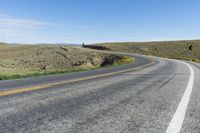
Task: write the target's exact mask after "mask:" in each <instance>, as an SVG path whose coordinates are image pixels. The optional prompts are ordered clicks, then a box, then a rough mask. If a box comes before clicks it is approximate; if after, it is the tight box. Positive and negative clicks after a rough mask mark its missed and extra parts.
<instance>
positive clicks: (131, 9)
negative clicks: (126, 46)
mask: <svg viewBox="0 0 200 133" xmlns="http://www.w3.org/2000/svg"><path fill="white" fill-rule="evenodd" d="M199 15H200V0H0V42H8V43H71V44H79V43H96V42H118V41H120V42H123V41H126V42H127V41H129V42H130V41H162V40H181V39H184V40H186V39H200V16H199Z"/></svg>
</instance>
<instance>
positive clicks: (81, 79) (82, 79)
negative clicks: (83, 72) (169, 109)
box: [0, 60, 155, 96]
mask: <svg viewBox="0 0 200 133" xmlns="http://www.w3.org/2000/svg"><path fill="white" fill-rule="evenodd" d="M154 63H155V61H153V60H151V61H150V63H149V64H146V65H143V66H139V67H135V68H130V69H126V70H120V71H117V72H111V73H106V74H99V75H95V76H90V77H84V78H78V79H72V80H67V81H60V82H57V83H47V84H43V85H36V86H31V87H27V88H19V89H14V90H4V91H0V96H6V95H11V94H17V93H23V92H29V91H34V90H40V89H45V88H49V87H53V86H56V85H61V84H68V83H74V82H79V81H84V80H89V79H95V78H101V77H107V76H111V75H114V74H120V73H125V72H130V71H136V70H140V69H142V68H144V67H148V66H150V65H153V64H154Z"/></svg>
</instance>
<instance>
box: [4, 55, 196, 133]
mask: <svg viewBox="0 0 200 133" xmlns="http://www.w3.org/2000/svg"><path fill="white" fill-rule="evenodd" d="M129 56H133V57H135V58H137V62H135V63H130V64H126V65H122V66H117V67H109V68H103V69H97V70H90V71H85V72H77V73H68V74H62V75H54V76H45V77H35V78H26V79H20V80H9V81H1V82H0V132H1V133H24V132H33V133H37V132H52V133H55V132H57V133H66V132H67V133H146V132H150V133H172V132H174V133H178V132H181V133H198V132H200V115H199V114H200V102H199V101H200V82H199V81H200V64H198V63H191V62H187V63H184V62H182V61H176V60H169V59H162V58H157V57H148V56H140V55H134V54H129Z"/></svg>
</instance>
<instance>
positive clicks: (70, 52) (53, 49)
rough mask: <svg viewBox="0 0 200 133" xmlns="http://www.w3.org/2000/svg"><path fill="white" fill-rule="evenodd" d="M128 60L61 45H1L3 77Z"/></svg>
mask: <svg viewBox="0 0 200 133" xmlns="http://www.w3.org/2000/svg"><path fill="white" fill-rule="evenodd" d="M126 62H129V61H128V60H125V59H124V57H122V56H118V55H111V54H105V53H100V52H97V51H93V50H90V49H85V48H80V47H72V46H58V45H4V44H2V45H0V79H9V78H18V77H27V76H35V75H45V74H55V73H64V72H71V71H80V70H87V69H94V68H98V67H102V66H107V65H114V64H121V63H126Z"/></svg>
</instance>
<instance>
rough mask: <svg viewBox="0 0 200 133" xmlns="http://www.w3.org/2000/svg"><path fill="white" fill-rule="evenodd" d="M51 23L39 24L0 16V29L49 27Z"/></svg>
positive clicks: (34, 21) (39, 22) (33, 21)
mask: <svg viewBox="0 0 200 133" xmlns="http://www.w3.org/2000/svg"><path fill="white" fill-rule="evenodd" d="M51 25H54V24H53V23H47V22H41V21H37V20H31V19H19V18H13V17H9V16H5V15H0V28H30V29H31V28H40V27H43V26H51Z"/></svg>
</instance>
